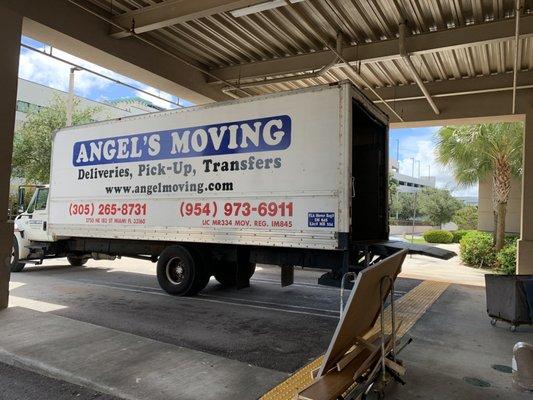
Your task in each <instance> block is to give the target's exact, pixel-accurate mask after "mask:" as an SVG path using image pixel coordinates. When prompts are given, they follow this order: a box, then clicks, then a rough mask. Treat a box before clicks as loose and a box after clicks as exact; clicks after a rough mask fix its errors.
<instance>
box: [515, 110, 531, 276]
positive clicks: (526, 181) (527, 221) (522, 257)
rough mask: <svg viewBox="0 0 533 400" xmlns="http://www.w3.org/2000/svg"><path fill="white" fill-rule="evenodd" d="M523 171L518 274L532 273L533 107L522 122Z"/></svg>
mask: <svg viewBox="0 0 533 400" xmlns="http://www.w3.org/2000/svg"><path fill="white" fill-rule="evenodd" d="M524 129H525V132H524V164H523V165H524V171H523V175H522V218H521V220H520V240H519V241H518V266H517V273H518V274H533V109H532V108H530V109H529V110H528V112H527V113H526V120H525V123H524Z"/></svg>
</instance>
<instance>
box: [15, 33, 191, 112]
mask: <svg viewBox="0 0 533 400" xmlns="http://www.w3.org/2000/svg"><path fill="white" fill-rule="evenodd" d="M22 43H23V44H25V45H28V46H31V47H33V48H36V49H38V50H41V51H43V50H45V51H46V52H47V53H49V52H50V46H47V45H45V44H43V43H41V42H38V41H36V40H33V39H30V38H28V37H25V36H23V37H22ZM52 54H53V55H54V56H56V57H59V58H61V59H63V60H67V61H70V62H72V63H74V64H76V65H80V66H82V67H85V68H87V69H90V70H92V71H95V72H98V73H100V74H103V75H105V76H108V77H110V78H113V79H116V80H119V81H121V82H124V83H127V84H129V85H132V86H134V87H136V88H138V89H141V90H144V91H146V92H149V93H153V94H156V95H158V96H159V97H162V98H164V99H167V100H171V101H173V102H176V103H178V101H179V103H180V104H183V105H185V106H187V105H191V103H189V102H186V101H185V100H182V99H178V98H177V97H176V96H172V95H170V94H168V93H165V92H161V91H159V90H157V89H155V88H153V87H150V86H148V85H146V84H144V83H141V82H137V81H135V80H133V79H130V78H127V77H125V76H122V75H120V74H117V73H115V72H113V71H110V70H108V69H105V68H102V67H100V66H98V65H95V64H93V63H90V62H88V61H85V60H82V59H80V58H78V57H75V56H73V55H70V54H68V53H65V52H63V51H61V50H59V49H56V48H54V49H52ZM70 68H71V65H69V64H67V63H64V62H62V61H59V60H56V59H53V58H51V57H48V56H46V55H44V54H40V53H38V52H36V51H33V50H30V49H27V48H24V47H21V51H20V60H19V77H20V78H23V79H27V80H29V81H33V82H37V83H40V84H43V85H46V86H50V87H53V88H55V89H59V90H63V91H68V82H69V74H70ZM74 87H75V89H74V92H75V93H76V95H78V96H82V97H85V98H88V99H91V100H95V101H105V100H114V99H118V98H122V97H135V96H138V97H141V98H143V99H145V100H148V101H150V102H152V103H153V104H155V105H157V106H159V107H163V108H175V107H176V106H175V105H174V104H172V103H169V102H167V101H165V100H161V99H158V98H156V97H153V96H150V95H149V94H146V93H143V92H140V91H138V90H134V89H131V88H128V87H126V86H124V85H120V84H117V83H114V82H112V81H110V80H108V79H105V78H102V77H99V76H97V75H95V74H92V73H90V72H87V71H77V72H76V74H75V86H74Z"/></svg>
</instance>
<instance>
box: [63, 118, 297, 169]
mask: <svg viewBox="0 0 533 400" xmlns="http://www.w3.org/2000/svg"><path fill="white" fill-rule="evenodd" d="M290 143H291V118H290V117H289V116H288V115H278V116H273V117H266V118H259V119H253V120H245V121H234V122H224V123H220V124H212V125H204V126H195V127H187V128H179V129H171V130H165V131H156V132H147V133H142V134H137V135H126V136H118V137H109V138H98V139H92V140H84V141H79V142H75V143H74V147H73V155H72V163H73V164H74V166H76V167H79V166H85V165H99V164H114V163H125V162H133V161H150V160H165V159H175V158H187V157H203V156H216V155H224V154H240V153H253V152H261V151H275V150H285V149H287V148H288V147H289V145H290Z"/></svg>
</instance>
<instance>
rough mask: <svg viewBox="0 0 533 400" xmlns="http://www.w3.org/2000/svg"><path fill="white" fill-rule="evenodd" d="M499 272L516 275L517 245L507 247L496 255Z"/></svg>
mask: <svg viewBox="0 0 533 400" xmlns="http://www.w3.org/2000/svg"><path fill="white" fill-rule="evenodd" d="M496 260H497V261H498V271H499V272H501V273H502V274H505V275H514V274H516V243H513V244H510V245H508V246H505V247H504V248H503V249H501V250H500V251H499V252H498V254H496Z"/></svg>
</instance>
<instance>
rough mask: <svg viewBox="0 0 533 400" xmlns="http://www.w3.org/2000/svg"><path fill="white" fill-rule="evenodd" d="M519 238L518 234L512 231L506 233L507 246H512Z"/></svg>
mask: <svg viewBox="0 0 533 400" xmlns="http://www.w3.org/2000/svg"><path fill="white" fill-rule="evenodd" d="M517 240H518V235H516V234H513V233H510V234H508V235H505V246H511V245H513V244H514V245H516V241H517Z"/></svg>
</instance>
